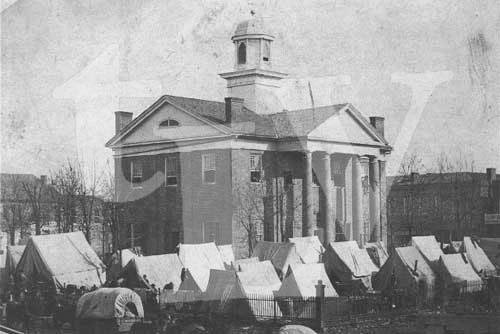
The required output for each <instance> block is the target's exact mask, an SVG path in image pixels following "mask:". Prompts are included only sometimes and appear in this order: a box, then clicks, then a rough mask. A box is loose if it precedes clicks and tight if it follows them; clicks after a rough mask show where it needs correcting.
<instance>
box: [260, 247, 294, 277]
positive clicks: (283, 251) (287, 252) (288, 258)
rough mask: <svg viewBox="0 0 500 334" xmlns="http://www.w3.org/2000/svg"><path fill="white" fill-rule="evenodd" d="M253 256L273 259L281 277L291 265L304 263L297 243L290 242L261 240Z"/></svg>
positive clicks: (264, 259)
mask: <svg viewBox="0 0 500 334" xmlns="http://www.w3.org/2000/svg"><path fill="white" fill-rule="evenodd" d="M252 256H253V257H258V258H259V260H260V261H266V260H269V261H271V263H272V264H273V266H274V268H275V269H276V272H277V273H278V276H280V277H283V276H284V275H285V274H286V272H287V270H288V266H289V265H292V264H301V263H302V261H301V260H300V256H299V254H298V253H297V248H296V247H295V244H292V243H290V242H270V241H259V242H258V243H257V245H256V246H255V248H254V250H253V254H252Z"/></svg>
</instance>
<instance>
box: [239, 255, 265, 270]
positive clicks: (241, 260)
mask: <svg viewBox="0 0 500 334" xmlns="http://www.w3.org/2000/svg"><path fill="white" fill-rule="evenodd" d="M255 262H259V258H258V257H249V258H248V259H239V260H235V261H234V262H233V269H234V270H236V271H239V270H241V269H240V265H241V264H245V263H255Z"/></svg>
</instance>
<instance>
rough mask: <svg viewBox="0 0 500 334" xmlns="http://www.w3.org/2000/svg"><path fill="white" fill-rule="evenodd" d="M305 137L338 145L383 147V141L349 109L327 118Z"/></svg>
mask: <svg viewBox="0 0 500 334" xmlns="http://www.w3.org/2000/svg"><path fill="white" fill-rule="evenodd" d="M307 137H308V138H310V139H318V140H326V141H334V142H339V143H352V144H363V145H377V146H382V145H385V143H384V141H383V140H382V139H381V137H380V136H379V135H378V134H377V133H375V131H374V130H373V129H372V128H371V126H370V125H369V124H368V125H367V124H366V123H365V122H363V121H362V120H361V119H360V118H359V117H358V116H357V115H356V114H355V113H354V112H353V111H351V110H349V108H344V109H342V110H340V111H339V112H338V113H335V114H334V115H332V116H330V117H329V118H327V119H326V120H325V121H324V122H322V123H321V124H319V125H318V126H317V127H316V128H314V129H313V130H311V131H310V132H309V133H308V135H307Z"/></svg>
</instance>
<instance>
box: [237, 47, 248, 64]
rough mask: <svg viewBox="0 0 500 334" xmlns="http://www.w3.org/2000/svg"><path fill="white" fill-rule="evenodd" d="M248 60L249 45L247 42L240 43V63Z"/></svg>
mask: <svg viewBox="0 0 500 334" xmlns="http://www.w3.org/2000/svg"><path fill="white" fill-rule="evenodd" d="M246 62H247V46H246V44H245V43H240V45H239V46H238V64H245V63H246Z"/></svg>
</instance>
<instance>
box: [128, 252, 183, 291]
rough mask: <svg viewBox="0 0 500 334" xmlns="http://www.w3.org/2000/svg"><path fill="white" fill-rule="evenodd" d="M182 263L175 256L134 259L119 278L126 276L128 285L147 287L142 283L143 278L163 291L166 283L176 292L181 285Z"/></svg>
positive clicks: (165, 255) (164, 255) (139, 257)
mask: <svg viewBox="0 0 500 334" xmlns="http://www.w3.org/2000/svg"><path fill="white" fill-rule="evenodd" d="M181 272H182V263H181V261H180V260H179V256H177V254H160V255H150V256H138V257H134V258H133V259H132V260H130V262H129V263H128V264H127V266H126V267H125V268H124V269H123V273H122V274H121V275H120V276H122V277H123V276H126V277H127V278H129V279H130V283H131V284H132V285H135V284H136V283H138V284H139V287H142V286H144V285H145V286H147V285H148V284H147V283H146V282H144V281H143V278H142V277H143V276H144V275H146V278H147V279H148V281H149V284H154V285H155V286H156V288H159V289H163V287H164V286H165V285H166V284H168V283H170V282H171V283H173V284H174V291H177V289H178V288H179V286H180V284H181Z"/></svg>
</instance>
